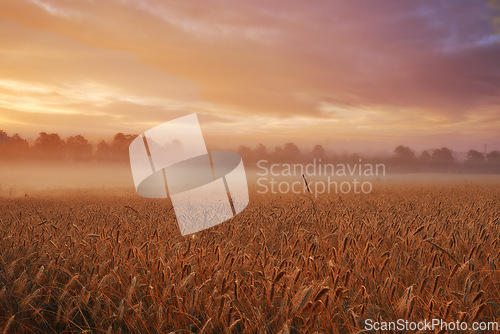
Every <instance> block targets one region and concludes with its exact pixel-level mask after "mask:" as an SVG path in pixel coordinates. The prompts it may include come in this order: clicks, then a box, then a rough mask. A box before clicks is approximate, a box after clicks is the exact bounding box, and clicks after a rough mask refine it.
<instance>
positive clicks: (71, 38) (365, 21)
mask: <svg viewBox="0 0 500 334" xmlns="http://www.w3.org/2000/svg"><path fill="white" fill-rule="evenodd" d="M0 12H1V13H2V14H1V15H2V16H3V17H4V20H3V21H1V22H0V24H1V25H2V26H3V28H2V29H1V30H0V37H1V38H2V39H1V40H2V43H1V45H2V46H1V49H0V52H1V53H2V55H3V57H1V58H0V66H1V68H2V69H7V70H4V73H3V74H4V75H3V76H2V78H3V79H5V80H14V81H16V80H17V81H16V82H18V83H19V82H24V83H27V84H29V85H31V86H30V87H35V86H36V87H45V86H50V87H52V88H50V89H52V90H54V91H56V90H57V91H59V95H60V96H61V97H60V99H61V101H66V100H65V99H69V100H71V99H73V100H78V102H77V103H76V104H79V106H74V105H73V106H71V104H72V102H71V101H68V103H67V104H66V105H64V106H63V107H61V109H64V110H66V109H68V110H77V111H78V112H79V113H83V114H85V111H84V109H85V106H87V107H89V108H95V110H96V112H99V113H102V114H106V115H115V120H116V123H113V125H110V131H111V129H114V128H115V127H117V126H118V127H119V126H122V127H129V126H133V124H132V123H133V121H134V120H135V121H137V122H139V121H140V120H141V119H148V121H149V122H154V121H156V120H159V119H160V118H162V116H163V115H164V114H163V112H165V110H170V111H169V114H168V115H170V116H171V115H175V114H176V113H178V112H179V113H180V112H182V110H183V109H186V110H187V109H190V110H193V109H194V110H196V111H199V112H200V113H202V114H204V115H205V116H204V117H207V120H209V122H210V123H212V124H213V126H214V127H213V129H219V130H220V129H222V128H223V127H226V126H227V125H228V124H232V125H233V132H237V131H240V132H245V133H247V132H248V131H249V130H248V128H245V120H247V121H248V124H251V126H253V128H254V129H255V130H254V131H255V134H256V135H262V134H263V133H267V134H268V135H273V136H274V135H275V134H273V133H272V132H273V131H274V132H275V133H281V134H282V136H283V137H286V136H288V135H289V134H290V133H291V132H293V131H294V129H295V131H296V132H297V133H301V136H302V137H307V135H308V134H309V136H310V137H313V136H314V137H315V138H317V137H318V136H321V138H330V137H332V136H344V137H345V136H351V135H357V136H367V137H368V136H376V135H377V134H378V135H380V136H387V137H388V138H389V137H391V136H400V137H404V134H405V133H413V132H416V131H417V130H415V129H418V131H420V132H421V133H425V134H429V135H430V134H433V133H438V132H439V131H443V129H450V128H451V129H452V130H453V131H454V133H455V136H457V135H460V133H466V132H467V133H469V132H471V131H473V132H474V131H477V132H478V133H483V131H490V132H489V133H488V135H493V133H492V132H491V131H493V130H489V129H490V127H492V128H494V126H498V125H500V121H499V120H498V117H496V115H497V114H496V113H495V111H494V110H498V107H499V105H500V101H499V98H498V96H500V94H499V93H500V92H499V88H498V87H500V85H499V84H500V82H499V80H500V63H499V62H498V61H497V59H500V43H498V37H496V36H495V35H494V33H493V30H492V27H491V19H492V18H493V17H494V16H495V15H498V14H496V12H495V10H494V9H492V8H489V7H488V6H487V5H486V4H485V3H483V2H469V1H454V2H435V1H420V2H402V1H384V2H345V1H326V0H325V1H317V2H315V3H314V5H311V3H307V2H303V1H298V0H292V1H287V2H286V5H285V4H284V3H283V2H281V1H252V2H235V1H231V0H210V1H205V2H203V3H200V2H179V1H173V0H172V1H170V0H169V1H157V0H140V1H132V0H115V1H106V2H97V1H78V2H76V1H72V2H69V1H56V0H43V1H42V0H33V1H25V2H22V1H12V0H9V1H6V2H2V3H1V4H0ZM2 31H3V32H2ZM22 69H24V70H22ZM76 91H79V92H80V94H81V95H80V96H77V97H75V94H77V93H76ZM4 93H5V92H4ZM18 93H19V92H18ZM18 93H16V94H18ZM25 93H26V94H28V95H30V96H31V97H30V98H33V97H36V98H41V95H43V94H41V93H40V92H29V91H25ZM12 94H14V93H12ZM51 96H52V97H51V98H54V99H57V98H56V95H51ZM44 98H47V99H49V100H50V98H49V97H48V96H47V94H45V96H44ZM96 99H97V100H98V101H96ZM99 99H103V100H104V102H103V101H100V100H99ZM4 100H5V101H7V102H6V103H4V107H5V108H7V107H9V108H12V107H13V104H14V103H13V101H12V98H11V100H9V99H7V97H5V96H4ZM9 101H10V102H9ZM45 111H47V110H45ZM87 113H88V112H87ZM210 115H213V117H210ZM89 124H90V123H89ZM224 129H226V128H224ZM226 130H228V131H229V130H231V129H226ZM332 133H333V134H332ZM329 136H330V137H329ZM302 137H301V138H302ZM391 138H392V137H391ZM391 140H392V139H391Z"/></svg>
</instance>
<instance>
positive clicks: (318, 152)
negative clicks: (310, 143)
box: [311, 145, 326, 160]
mask: <svg viewBox="0 0 500 334" xmlns="http://www.w3.org/2000/svg"><path fill="white" fill-rule="evenodd" d="M311 154H312V156H313V158H316V159H322V160H324V159H325V157H326V151H325V149H324V148H323V146H322V145H314V147H313V149H312V152H311Z"/></svg>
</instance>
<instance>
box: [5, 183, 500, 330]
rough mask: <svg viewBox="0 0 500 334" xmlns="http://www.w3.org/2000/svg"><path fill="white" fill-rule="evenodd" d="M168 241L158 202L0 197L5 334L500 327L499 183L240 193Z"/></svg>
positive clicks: (83, 196) (82, 195)
mask: <svg viewBox="0 0 500 334" xmlns="http://www.w3.org/2000/svg"><path fill="white" fill-rule="evenodd" d="M250 198H251V202H250V204H249V206H248V208H247V209H246V210H244V211H243V212H242V213H241V214H240V215H238V216H237V217H236V218H233V219H232V220H230V221H228V222H225V223H223V224H221V225H219V226H216V227H214V228H211V229H209V230H206V231H202V232H200V233H198V234H196V235H192V236H186V237H182V236H181V235H180V233H179V230H178V227H177V225H176V222H175V217H174V212H173V210H172V206H171V204H170V203H169V202H168V201H164V200H149V199H144V198H141V197H139V196H137V195H135V194H130V193H116V194H115V193H110V192H107V193H99V192H98V191H82V192H68V193H64V194H41V193H39V194H37V195H35V196H28V197H22V198H9V197H4V198H1V199H0V200H1V201H0V329H2V330H4V332H12V333H14V332H27V333H30V332H54V333H60V332H93V333H100V332H104V333H105V332H109V333H111V332H112V333H116V332H122V333H130V332H132V333H156V332H169V331H175V332H176V333H190V332H193V333H223V332H226V333H256V332H267V333H277V332H280V331H281V332H282V333H306V332H307V333H309V332H311V333H312V332H316V331H319V332H331V333H356V332H359V331H361V330H362V329H363V328H364V321H365V320H366V319H384V320H388V321H389V320H393V321H395V320H397V319H399V318H404V319H408V320H417V321H420V320H422V319H433V318H439V319H443V320H445V321H456V320H461V321H465V322H469V323H471V322H473V321H497V322H499V321H500V316H499V315H500V272H499V270H498V269H497V267H498V266H499V265H500V263H499V262H500V258H499V257H500V238H499V236H500V233H499V232H500V227H499V224H500V205H499V203H500V188H499V187H498V186H495V185H476V186H475V185H439V186H432V185H427V186H417V185H411V186H410V185H408V186H398V187H389V186H378V187H377V188H376V189H375V190H374V192H373V193H371V194H368V195H364V194H361V195H355V194H352V195H342V196H341V197H339V196H337V195H335V196H324V197H321V196H320V197H318V198H315V199H314V201H310V200H309V199H308V198H306V197H305V196H298V195H259V194H256V193H251V194H250Z"/></svg>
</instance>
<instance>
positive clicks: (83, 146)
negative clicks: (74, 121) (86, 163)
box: [66, 135, 92, 160]
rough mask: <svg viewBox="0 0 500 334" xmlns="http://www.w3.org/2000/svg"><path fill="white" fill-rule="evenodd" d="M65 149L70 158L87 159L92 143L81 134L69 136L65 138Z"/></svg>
mask: <svg viewBox="0 0 500 334" xmlns="http://www.w3.org/2000/svg"><path fill="white" fill-rule="evenodd" d="M66 151H67V155H68V158H70V159H75V160H87V159H90V157H91V155H92V145H91V144H90V143H89V141H88V140H87V139H85V137H83V136H82V135H76V136H71V137H68V138H67V139H66Z"/></svg>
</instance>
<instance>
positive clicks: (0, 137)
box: [0, 130, 29, 158]
mask: <svg viewBox="0 0 500 334" xmlns="http://www.w3.org/2000/svg"><path fill="white" fill-rule="evenodd" d="M28 152H29V144H28V141H26V140H25V139H23V138H21V136H19V134H17V133H16V134H14V135H13V136H12V137H10V136H9V135H7V133H6V132H4V131H2V130H0V156H1V157H8V158H20V157H25V156H27V154H28Z"/></svg>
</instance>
